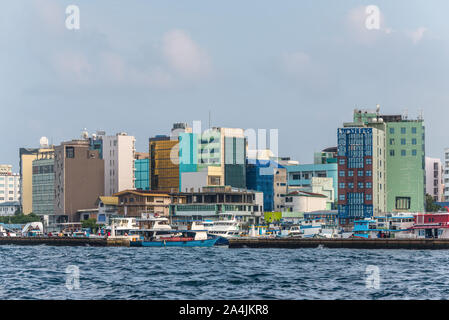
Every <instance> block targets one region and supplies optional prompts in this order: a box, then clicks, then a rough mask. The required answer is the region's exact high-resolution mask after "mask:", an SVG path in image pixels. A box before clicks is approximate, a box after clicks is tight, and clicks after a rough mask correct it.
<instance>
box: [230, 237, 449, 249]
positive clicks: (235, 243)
mask: <svg viewBox="0 0 449 320" xmlns="http://www.w3.org/2000/svg"><path fill="white" fill-rule="evenodd" d="M229 248H232V249H236V248H254V249H256V248H284V249H300V248H330V249H337V248H339V249H342V248H346V249H414V250H421V249H446V250H447V249H449V239H303V238H296V239H294V238H290V239H260V238H258V239H231V240H229Z"/></svg>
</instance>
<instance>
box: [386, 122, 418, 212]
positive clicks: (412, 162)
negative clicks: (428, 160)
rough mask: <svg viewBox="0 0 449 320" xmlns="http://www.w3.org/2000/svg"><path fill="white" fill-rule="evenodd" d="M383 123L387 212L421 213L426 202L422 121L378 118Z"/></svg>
mask: <svg viewBox="0 0 449 320" xmlns="http://www.w3.org/2000/svg"><path fill="white" fill-rule="evenodd" d="M380 117H381V118H382V119H383V121H384V122H385V123H386V126H387V128H386V137H385V139H386V146H387V147H386V149H387V150H386V152H387V155H386V156H387V159H386V161H387V181H386V184H387V211H388V212H395V211H396V212H401V211H406V212H423V211H424V203H425V193H426V190H425V189H426V187H425V174H426V173H425V128H424V120H423V119H422V117H418V118H417V119H415V120H411V119H408V117H406V116H404V115H393V116H388V115H381V116H380Z"/></svg>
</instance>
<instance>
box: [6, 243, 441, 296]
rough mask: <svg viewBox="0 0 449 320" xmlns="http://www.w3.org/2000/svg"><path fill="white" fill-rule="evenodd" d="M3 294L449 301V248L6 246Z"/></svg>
mask: <svg viewBox="0 0 449 320" xmlns="http://www.w3.org/2000/svg"><path fill="white" fill-rule="evenodd" d="M0 268H1V272H0V299H447V298H448V297H449V251H446V250H440V251H437V250H435V251H432V250H427V251H424V250H354V249H321V248H316V249H229V248H226V247H214V248H124V247H117V248H116V247H109V248H96V247H50V246H12V245H11V246H0Z"/></svg>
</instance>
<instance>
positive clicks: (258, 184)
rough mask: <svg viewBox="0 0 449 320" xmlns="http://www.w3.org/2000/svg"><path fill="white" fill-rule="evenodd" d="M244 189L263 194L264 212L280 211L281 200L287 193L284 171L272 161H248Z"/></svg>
mask: <svg viewBox="0 0 449 320" xmlns="http://www.w3.org/2000/svg"><path fill="white" fill-rule="evenodd" d="M282 178H283V179H282ZM246 188H247V189H249V190H254V191H261V192H263V206H264V209H265V211H281V209H282V208H281V203H282V200H281V199H283V197H282V196H283V195H285V194H286V193H287V192H286V191H287V174H286V170H285V168H283V167H281V166H279V165H278V164H277V163H276V162H274V161H270V160H259V159H248V160H247V165H246ZM276 199H277V201H276Z"/></svg>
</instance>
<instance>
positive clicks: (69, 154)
mask: <svg viewBox="0 0 449 320" xmlns="http://www.w3.org/2000/svg"><path fill="white" fill-rule="evenodd" d="M65 157H66V158H70V159H73V158H75V148H74V147H66V149H65Z"/></svg>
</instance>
